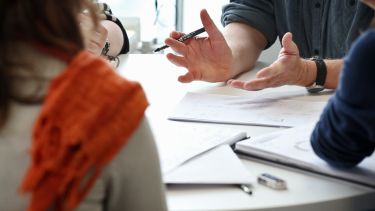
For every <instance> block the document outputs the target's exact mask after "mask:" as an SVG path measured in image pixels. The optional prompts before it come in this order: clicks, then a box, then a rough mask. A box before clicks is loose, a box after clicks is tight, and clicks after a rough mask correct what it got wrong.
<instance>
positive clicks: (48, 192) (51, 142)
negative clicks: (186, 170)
mask: <svg viewBox="0 0 375 211" xmlns="http://www.w3.org/2000/svg"><path fill="white" fill-rule="evenodd" d="M147 105H148V103H147V101H146V98H145V95H144V92H143V90H142V88H141V86H140V85H139V84H138V83H136V82H131V81H128V80H125V79H124V78H121V77H120V76H118V75H117V73H116V72H114V71H113V69H112V68H111V67H110V65H109V64H108V63H107V62H106V61H104V60H103V59H101V58H98V57H96V56H93V55H91V54H90V53H89V52H86V51H83V52H80V53H79V54H78V55H77V56H76V57H75V58H73V60H72V61H71V62H70V63H69V65H68V67H67V68H66V70H65V71H64V72H63V73H62V74H61V75H59V76H58V77H57V78H56V79H55V80H53V81H52V83H51V85H50V88H49V91H48V93H47V96H46V98H45V102H44V104H43V108H42V111H41V113H40V115H39V117H38V119H37V121H36V122H35V125H34V131H33V142H32V148H31V155H32V162H31V166H30V167H29V169H28V171H27V173H26V175H25V177H24V180H23V182H22V184H21V188H20V189H21V192H31V194H32V197H31V202H30V206H29V210H31V211H35V210H38V211H41V210H46V209H48V208H51V207H53V208H54V209H56V210H71V209H73V208H74V207H76V206H77V205H78V203H79V202H80V200H82V199H83V197H84V196H85V194H86V193H87V192H88V191H89V190H90V188H91V187H92V185H93V184H94V182H95V179H96V178H97V177H98V176H99V174H100V173H101V171H102V170H103V168H104V167H105V166H106V164H107V163H108V162H109V161H110V160H111V159H112V158H113V157H114V155H116V153H117V152H118V151H119V150H120V149H121V148H122V147H123V146H124V145H125V144H126V143H127V141H128V139H129V137H130V136H131V135H132V133H133V132H134V130H135V129H136V128H137V127H138V125H139V123H140V121H141V119H142V118H143V116H144V111H145V109H146V107H147Z"/></svg>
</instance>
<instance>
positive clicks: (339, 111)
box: [311, 0, 375, 168]
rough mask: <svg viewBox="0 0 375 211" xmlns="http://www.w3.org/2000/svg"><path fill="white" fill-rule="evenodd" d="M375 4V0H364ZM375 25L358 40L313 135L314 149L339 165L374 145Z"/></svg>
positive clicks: (360, 156)
mask: <svg viewBox="0 0 375 211" xmlns="http://www.w3.org/2000/svg"><path fill="white" fill-rule="evenodd" d="M363 2H365V3H367V4H368V5H370V6H371V7H372V8H375V0H365V1H363ZM374 58H375V28H370V29H369V30H368V31H366V32H365V33H363V34H362V35H361V36H360V37H359V38H358V40H356V41H355V42H354V44H353V46H352V47H351V49H350V51H349V53H348V55H347V56H346V58H345V60H344V65H343V69H342V71H341V76H340V83H339V86H338V88H337V90H336V92H335V93H334V95H333V96H332V97H331V99H330V100H329V102H328V105H327V106H326V108H325V109H324V112H323V113H322V115H321V117H320V120H319V122H318V123H317V124H316V126H315V129H314V131H313V133H312V136H311V144H312V147H313V149H314V151H315V153H316V154H317V155H318V156H319V157H321V158H322V159H324V160H325V161H327V162H328V163H329V164H331V165H333V166H337V167H342V168H345V167H353V166H356V165H358V164H359V163H360V162H361V161H362V160H363V159H365V158H366V157H368V156H371V155H372V154H373V152H374V149H375V95H374V92H375V71H374V70H375V60H374Z"/></svg>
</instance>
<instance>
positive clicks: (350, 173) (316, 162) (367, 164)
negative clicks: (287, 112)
mask: <svg viewBox="0 0 375 211" xmlns="http://www.w3.org/2000/svg"><path fill="white" fill-rule="evenodd" d="M313 128H314V124H308V125H306V126H300V127H295V128H291V129H286V130H283V131H278V132H275V133H271V134H267V135H264V136H260V137H254V138H252V139H249V140H245V141H241V142H238V143H237V144H236V147H235V149H236V150H237V151H240V152H242V153H245V154H249V155H254V156H258V157H261V158H265V159H268V160H272V161H276V162H278V163H283V164H287V165H290V166H296V167H299V168H302V169H306V170H310V171H314V172H318V173H323V174H327V175H330V176H334V177H337V178H341V179H346V180H350V181H353V182H358V183H362V184H366V185H371V186H373V187H375V169H374V166H375V155H372V156H371V157H368V158H366V159H365V160H364V161H362V162H361V163H360V164H359V165H358V166H357V167H355V168H351V169H338V168H333V167H332V166H329V165H328V164H327V163H326V162H325V161H324V160H322V159H320V158H319V157H318V156H317V155H316V154H315V153H314V151H313V149H312V147H311V144H310V134H311V133H312V130H313Z"/></svg>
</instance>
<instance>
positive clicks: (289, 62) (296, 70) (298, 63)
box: [227, 32, 307, 90]
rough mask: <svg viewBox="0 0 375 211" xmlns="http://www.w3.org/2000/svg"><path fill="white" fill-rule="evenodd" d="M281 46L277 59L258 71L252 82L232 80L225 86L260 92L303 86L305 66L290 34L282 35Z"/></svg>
mask: <svg viewBox="0 0 375 211" xmlns="http://www.w3.org/2000/svg"><path fill="white" fill-rule="evenodd" d="M282 46H283V48H282V49H281V50H280V53H279V57H278V59H277V60H276V61H275V62H273V63H272V64H271V65H270V66H268V67H266V68H263V69H262V70H260V71H259V72H258V73H257V74H256V78H255V79H254V80H251V81H247V82H243V81H239V80H234V79H232V80H229V81H228V82H227V84H228V85H230V86H232V87H234V88H240V89H245V90H261V89H265V88H270V87H278V86H283V85H304V83H305V82H304V80H305V77H306V74H307V72H306V71H307V66H306V63H305V62H304V60H303V59H302V58H300V56H299V50H298V47H297V45H296V44H295V43H294V42H293V35H292V33H290V32H288V33H286V34H285V35H284V37H283V39H282Z"/></svg>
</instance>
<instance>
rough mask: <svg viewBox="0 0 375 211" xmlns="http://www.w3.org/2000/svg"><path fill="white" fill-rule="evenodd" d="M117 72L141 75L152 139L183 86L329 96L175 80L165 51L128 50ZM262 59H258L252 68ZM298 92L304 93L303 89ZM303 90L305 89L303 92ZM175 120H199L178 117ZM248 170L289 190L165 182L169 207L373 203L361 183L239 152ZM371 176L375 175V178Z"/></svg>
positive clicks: (254, 130) (374, 193)
mask: <svg viewBox="0 0 375 211" xmlns="http://www.w3.org/2000/svg"><path fill="white" fill-rule="evenodd" d="M120 60H121V62H120V66H119V70H118V71H119V73H120V74H121V75H123V76H125V77H127V78H128V79H132V80H137V81H139V82H140V83H141V84H142V86H143V88H144V90H145V92H146V95H147V97H148V100H149V102H150V107H149V108H148V110H147V113H146V114H147V116H148V118H149V120H150V122H151V127H152V129H153V131H154V134H155V137H156V141H157V142H158V140H159V139H160V138H161V137H162V134H160V132H158V125H160V124H162V123H163V122H165V121H168V120H166V117H167V115H168V114H169V112H171V110H172V109H173V108H174V107H175V105H176V104H177V103H178V102H179V101H180V100H181V99H182V97H183V96H184V94H185V93H186V92H187V91H190V92H201V93H215V94H227V95H254V94H267V93H280V94H283V93H284V92H285V90H288V91H295V92H296V97H295V98H300V99H304V100H314V101H316V100H324V101H325V100H327V99H328V97H329V95H321V96H307V95H308V94H307V93H306V92H305V90H304V88H301V87H290V86H285V87H281V88H276V89H266V90H262V91H259V92H249V91H244V90H238V89H233V88H229V87H227V86H226V85H225V84H224V83H206V82H193V83H189V84H182V83H179V82H178V81H177V77H178V75H180V74H182V73H183V72H185V70H184V69H182V68H178V67H175V66H174V65H172V64H170V63H169V62H168V61H167V59H166V58H165V56H164V55H161V54H156V55H150V54H130V55H123V56H121V57H120ZM265 65H266V64H265V63H262V62H259V63H258V64H257V67H256V68H255V70H259V69H260V68H262V67H264V66H265ZM255 70H254V71H250V72H249V73H245V74H243V75H242V76H240V77H241V79H246V78H251V77H254V74H255V72H256V71H255ZM301 93H302V95H301ZM304 93H305V94H304ZM176 124H203V123H181V122H176ZM214 126H215V127H236V128H241V129H242V130H245V131H246V132H247V133H248V134H249V135H250V136H256V135H260V134H264V133H267V132H271V131H275V130H281V129H279V128H272V127H259V126H238V125H237V126H236V125H219V124H216V125H214ZM241 160H242V161H243V163H244V165H245V166H246V168H247V169H248V170H249V172H251V173H252V174H255V175H258V174H260V173H264V172H268V173H271V174H274V175H277V176H280V177H281V178H283V179H285V180H286V181H287V184H288V190H286V191H275V190H272V189H269V188H267V187H263V186H261V185H258V184H254V194H253V195H252V196H250V195H247V194H245V193H244V192H242V191H241V190H240V189H239V188H236V187H234V186H233V187H230V186H201V185H197V186H191V185H190V186H187V185H176V186H172V187H168V190H167V200H168V206H169V209H170V210H176V211H177V210H199V211H203V210H216V211H219V210H289V211H290V210H320V211H323V210H364V209H365V210H371V209H375V190H374V189H371V188H367V187H364V186H359V185H356V184H352V183H348V182H344V181H341V180H336V179H332V178H328V177H325V176H321V175H317V174H313V173H309V172H306V171H302V170H297V169H293V168H289V167H285V166H281V165H277V164H274V163H269V162H265V161H262V160H257V159H255V158H249V157H241ZM374 179H375V178H374Z"/></svg>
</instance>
